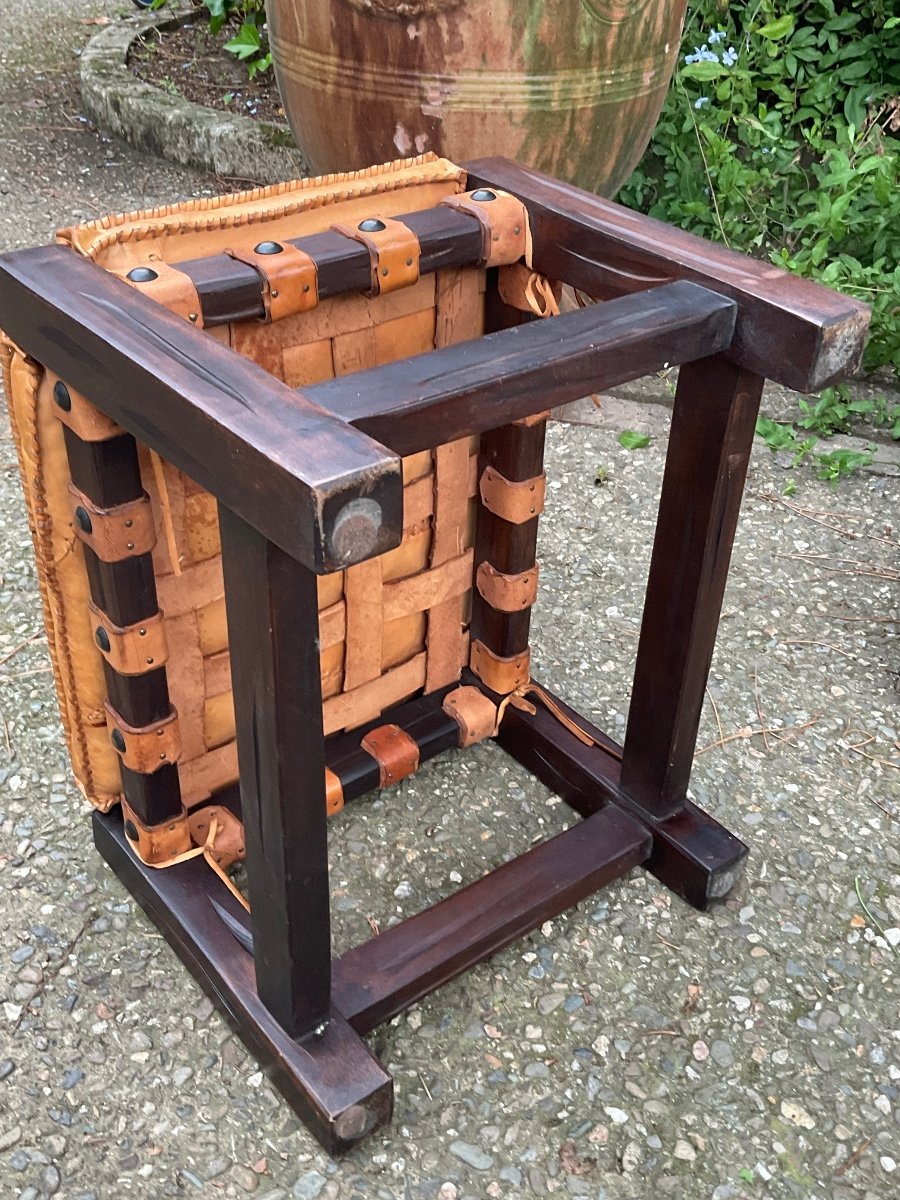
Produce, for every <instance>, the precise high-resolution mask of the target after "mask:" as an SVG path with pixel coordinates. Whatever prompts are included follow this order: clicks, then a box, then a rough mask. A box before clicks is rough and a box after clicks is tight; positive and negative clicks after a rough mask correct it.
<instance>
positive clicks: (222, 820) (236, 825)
mask: <svg viewBox="0 0 900 1200" xmlns="http://www.w3.org/2000/svg"><path fill="white" fill-rule="evenodd" d="M213 821H215V822H216V824H217V827H218V828H217V829H216V836H215V840H214V842H213V844H212V845H211V847H210V851H209V852H210V854H211V855H212V857H213V858H214V859H215V861H216V862H217V863H218V864H219V866H220V867H222V869H223V870H225V869H227V868H228V867H230V866H231V865H232V864H233V863H236V862H240V861H241V859H243V858H244V857H246V853H247V850H246V846H245V844H244V825H243V822H242V821H240V820H239V818H238V817H236V816H235V815H234V813H233V812H232V811H231V809H229V808H225V807H224V805H221V804H207V805H206V806H205V807H203V808H195V809H194V810H193V812H192V813H190V815H189V816H188V827H189V828H190V831H191V840H192V841H193V843H194V845H195V846H202V845H203V844H204V843H205V842H206V839H207V837H208V835H209V830H210V825H211V823H212V822H213Z"/></svg>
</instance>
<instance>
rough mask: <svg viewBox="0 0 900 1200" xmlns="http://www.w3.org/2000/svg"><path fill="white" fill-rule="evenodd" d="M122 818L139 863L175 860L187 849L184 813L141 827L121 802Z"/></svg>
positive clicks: (130, 811)
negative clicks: (157, 823)
mask: <svg viewBox="0 0 900 1200" xmlns="http://www.w3.org/2000/svg"><path fill="white" fill-rule="evenodd" d="M122 816H123V818H124V820H125V836H126V837H127V838H128V841H129V842H130V843H131V846H132V849H133V850H134V852H135V853H136V854H137V856H138V858H139V859H140V860H141V861H142V862H145V863H151V864H152V865H153V866H159V865H160V864H161V863H167V862H169V861H171V859H173V858H177V857H178V855H179V854H186V853H187V851H188V850H190V848H191V831H190V827H189V825H188V817H187V813H182V814H181V815H180V816H178V817H173V818H172V819H171V820H170V821H163V822H161V823H160V824H159V825H145V824H144V822H143V821H141V820H140V818H139V817H138V816H137V814H136V813H135V812H134V809H132V808H130V807H129V805H128V803H127V801H125V800H123V801H122ZM235 819H236V818H235Z"/></svg>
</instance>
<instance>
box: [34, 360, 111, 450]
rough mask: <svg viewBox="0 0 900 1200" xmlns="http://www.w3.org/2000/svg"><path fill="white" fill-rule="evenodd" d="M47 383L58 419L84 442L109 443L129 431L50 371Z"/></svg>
mask: <svg viewBox="0 0 900 1200" xmlns="http://www.w3.org/2000/svg"><path fill="white" fill-rule="evenodd" d="M47 382H48V384H49V385H50V386H51V388H52V393H53V412H54V414H55V416H56V417H57V418H58V419H59V420H60V421H62V423H63V425H65V426H66V427H67V428H68V429H71V430H72V432H73V433H74V434H75V435H76V437H80V438H81V440H82V441H83V442H108V441H111V440H112V438H114V437H119V436H120V435H121V434H123V433H124V432H125V430H124V429H123V428H122V426H121V425H117V424H116V423H115V421H114V420H113V419H112V417H108V416H107V415H106V413H102V412H101V411H100V409H99V408H96V407H95V406H94V405H93V404H91V402H90V400H86V399H85V398H84V396H82V394H81V392H76V391H75V389H74V388H71V387H69V385H68V384H67V383H64V382H63V380H61V379H60V378H59V376H57V375H52V374H51V373H50V372H49V371H48V372H47Z"/></svg>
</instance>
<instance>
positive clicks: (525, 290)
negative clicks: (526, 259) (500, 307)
mask: <svg viewBox="0 0 900 1200" xmlns="http://www.w3.org/2000/svg"><path fill="white" fill-rule="evenodd" d="M497 290H498V292H499V293H500V299H501V300H502V301H503V303H504V304H508V305H509V306H510V308H518V309H520V310H521V311H522V312H533V313H535V314H536V315H537V316H539V317H557V316H559V300H560V296H562V284H561V283H560V282H559V281H558V280H554V281H551V280H549V279H548V278H547V277H546V275H539V274H538V273H537V272H536V271H532V269H531V267H528V266H526V265H525V263H521V262H516V263H512V264H510V265H509V266H507V267H501V268H500V271H499V275H498V279H497Z"/></svg>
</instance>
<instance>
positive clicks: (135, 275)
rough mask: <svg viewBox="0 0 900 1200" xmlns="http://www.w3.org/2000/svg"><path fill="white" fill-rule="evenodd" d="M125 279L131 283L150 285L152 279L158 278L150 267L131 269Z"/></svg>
mask: <svg viewBox="0 0 900 1200" xmlns="http://www.w3.org/2000/svg"><path fill="white" fill-rule="evenodd" d="M125 278H126V279H130V280H131V282H132V283H152V282H153V280H154V279H159V276H158V275H157V273H156V272H155V271H154V270H153V268H152V267H132V268H131V270H130V271H129V272H128V274H127V275H126V276H125Z"/></svg>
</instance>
